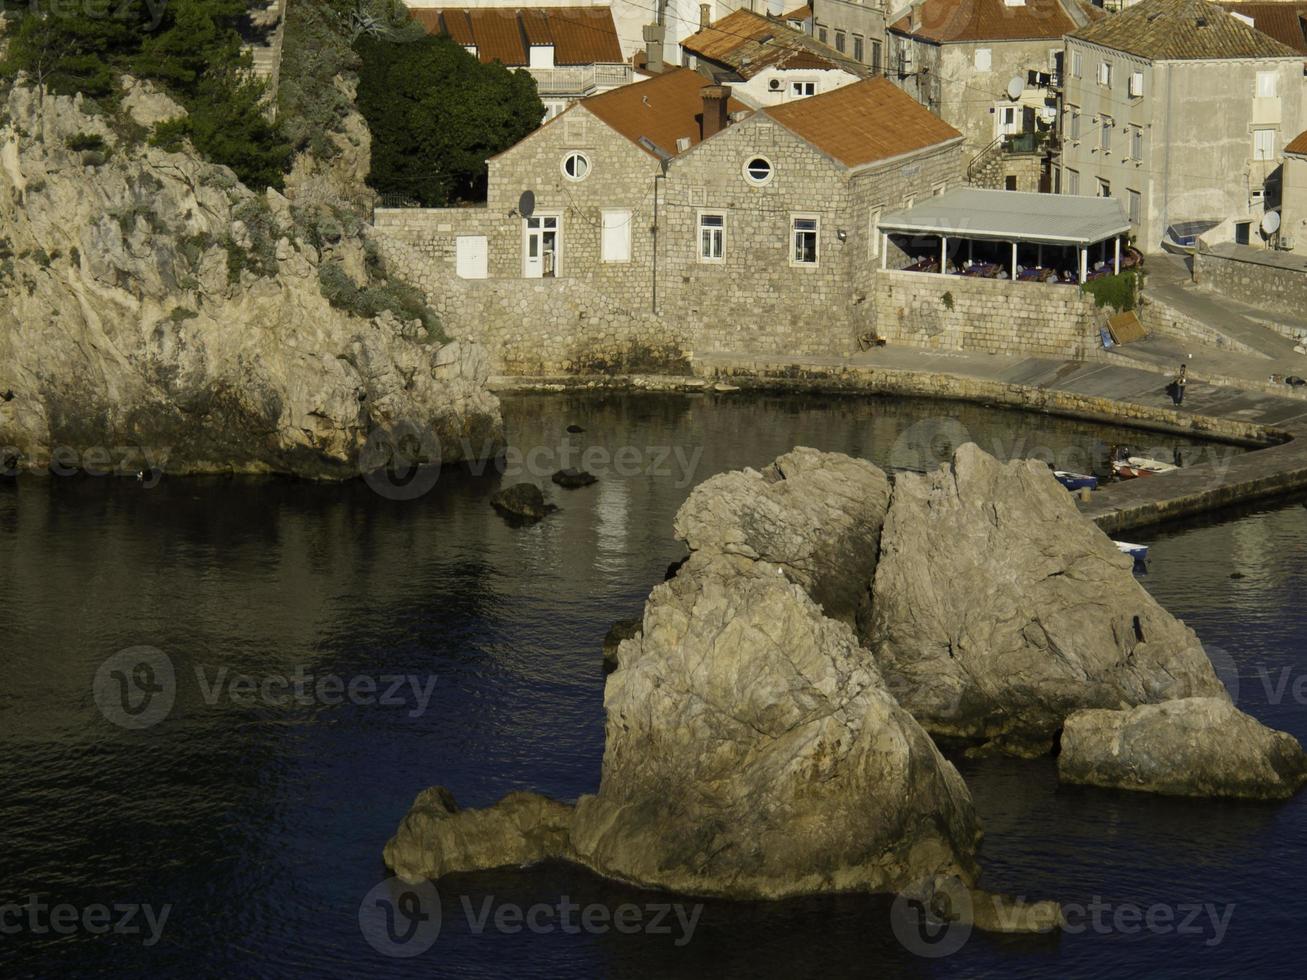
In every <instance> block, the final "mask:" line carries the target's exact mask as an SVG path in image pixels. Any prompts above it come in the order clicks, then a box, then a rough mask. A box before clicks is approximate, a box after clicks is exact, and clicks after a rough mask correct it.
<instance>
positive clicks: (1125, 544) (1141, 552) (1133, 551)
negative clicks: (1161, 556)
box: [1112, 541, 1148, 561]
mask: <svg viewBox="0 0 1307 980" xmlns="http://www.w3.org/2000/svg"><path fill="white" fill-rule="evenodd" d="M1112 543H1113V544H1114V545H1116V547H1117V550H1118V551H1120V552H1121V554H1123V555H1129V556H1130V557H1131V558H1133V559H1134V560H1135V561H1148V545H1146V544H1131V543H1130V542H1129V541H1113V542H1112Z"/></svg>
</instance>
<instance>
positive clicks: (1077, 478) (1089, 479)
mask: <svg viewBox="0 0 1307 980" xmlns="http://www.w3.org/2000/svg"><path fill="white" fill-rule="evenodd" d="M1053 479H1055V480H1057V482H1058V483H1060V484H1062V486H1064V487H1066V488H1067V489H1068V490H1097V489H1098V477H1096V476H1090V475H1089V474H1087V473H1070V472H1068V471H1067V470H1054V471H1053Z"/></svg>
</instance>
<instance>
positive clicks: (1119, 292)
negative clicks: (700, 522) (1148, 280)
mask: <svg viewBox="0 0 1307 980" xmlns="http://www.w3.org/2000/svg"><path fill="white" fill-rule="evenodd" d="M1142 286H1143V273H1141V272H1140V271H1139V270H1137V269H1126V270H1125V271H1123V272H1119V273H1117V274H1116V275H1112V276H1103V277H1102V278H1099V279H1091V280H1089V281H1088V282H1086V283H1084V284H1083V285H1081V287H1080V288H1081V290H1083V291H1084V292H1086V293H1088V294H1089V295H1090V296H1092V297H1094V305H1095V306H1097V307H1100V308H1103V307H1110V308H1111V309H1114V310H1116V311H1117V312H1118V313H1121V312H1124V311H1126V310H1133V309H1134V308H1135V307H1136V306H1137V305H1138V304H1139V291H1140V289H1141V288H1142Z"/></svg>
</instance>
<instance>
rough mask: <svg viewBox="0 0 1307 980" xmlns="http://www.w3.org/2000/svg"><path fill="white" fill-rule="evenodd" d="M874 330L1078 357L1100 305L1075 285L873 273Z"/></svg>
mask: <svg viewBox="0 0 1307 980" xmlns="http://www.w3.org/2000/svg"><path fill="white" fill-rule="evenodd" d="M875 304H876V321H875V322H876V332H877V333H878V334H879V335H880V336H881V337H884V338H885V339H886V340H887V341H888V342H890V343H892V344H905V345H910V346H913V347H925V348H933V349H942V350H970V351H984V352H987V353H991V354H1036V355H1042V356H1047V357H1057V358H1067V359H1074V360H1083V359H1085V358H1087V357H1088V356H1090V354H1091V352H1092V351H1093V349H1094V348H1095V347H1096V346H1097V345H1098V342H1099V334H1098V326H1099V322H1100V321H1101V320H1102V319H1103V316H1102V311H1101V310H1099V309H1097V308H1096V307H1095V306H1094V301H1093V299H1092V298H1091V297H1088V296H1086V295H1085V294H1084V293H1082V292H1081V291H1080V290H1079V289H1078V288H1077V287H1075V286H1066V285H1056V284H1055V285H1050V284H1047V283H1031V282H1015V283H1014V282H1011V281H1008V280H1000V279H973V278H968V277H965V276H941V275H934V274H929V273H920V272H895V271H892V270H890V271H884V272H878V273H876V297H875Z"/></svg>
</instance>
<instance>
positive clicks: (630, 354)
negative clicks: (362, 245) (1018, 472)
mask: <svg viewBox="0 0 1307 980" xmlns="http://www.w3.org/2000/svg"><path fill="white" fill-rule="evenodd" d="M576 152H581V153H584V154H585V156H586V158H587V160H588V162H589V171H588V174H587V175H586V177H585V179H583V180H579V181H578V180H571V179H569V178H568V177H567V176H565V174H564V170H563V161H564V160H565V159H566V158H567V157H568V156H569V155H570V154H573V153H576ZM758 157H762V158H764V159H766V160H767V161H768V163H769V164H770V165H771V168H772V177H771V179H770V180H769V181H767V182H765V183H764V184H761V185H759V184H758V183H756V182H752V181H750V180H748V179H747V178H746V176H745V166H746V164H748V163H749V162H750V161H751V160H754V159H756V158H758ZM962 168H963V158H962V149H961V145H960V141H959V140H952V141H948V142H945V143H941V144H937V145H935V146H932V147H928V148H926V149H924V150H921V151H917V152H915V153H911V154H906V155H904V156H902V157H898V158H894V159H891V160H887V161H883V162H878V163H875V164H872V165H869V166H866V167H863V168H856V169H852V170H851V169H849V168H847V167H844V166H843V165H841V164H840V163H838V162H837V161H835V160H833V159H832V158H830V157H828V156H826V155H825V154H824V153H822V152H821V151H820V150H819V149H817V148H816V147H814V146H813V145H811V144H809V143H808V142H807V141H805V140H803V139H801V138H799V137H797V136H796V135H794V134H793V133H791V132H790V131H789V130H788V129H786V128H785V127H784V126H782V125H780V124H779V123H778V122H776V121H775V120H772V119H771V118H770V117H769V116H767V115H765V114H761V113H760V114H755V115H752V116H749V117H747V118H745V119H744V120H742V121H739V122H737V123H735V124H734V125H731V126H729V127H728V128H727V129H726V130H724V131H723V132H721V133H718V134H717V135H716V136H713V137H712V138H710V139H708V140H705V141H703V142H701V143H699V144H697V145H695V146H694V147H692V148H691V149H689V150H688V151H685V152H682V153H680V154H678V155H677V156H675V157H673V158H672V159H671V160H669V161H667V162H666V164H665V165H664V164H663V163H662V162H661V161H660V160H659V159H658V158H657V157H656V156H654V155H653V154H651V153H647V152H645V150H643V149H641V148H640V147H639V146H637V145H636V144H634V143H632V142H631V141H630V140H628V139H626V138H625V137H624V136H622V135H620V134H619V133H617V132H615V131H613V130H612V129H610V128H609V127H608V126H606V125H605V124H603V123H602V122H601V121H599V120H598V119H597V117H595V116H593V115H591V114H590V113H588V112H587V111H586V109H585V107H584V105H583V104H582V105H578V106H576V107H574V108H573V109H572V110H570V111H569V112H567V113H565V114H564V115H562V116H560V117H558V118H557V119H555V120H553V121H551V122H550V123H549V124H547V125H545V126H543V127H542V128H541V129H539V130H537V131H536V132H535V133H534V134H532V135H531V136H529V137H527V139H525V140H523V141H522V142H521V143H519V144H518V145H517V146H515V147H513V148H512V149H510V150H508V151H507V152H505V153H503V154H501V155H500V156H498V157H496V158H494V159H493V160H492V161H491V165H490V180H489V193H488V197H487V202H486V204H485V206H484V207H475V208H447V209H438V210H419V209H413V210H378V211H377V212H376V216H375V220H374V229H373V230H374V235H373V237H374V240H375V241H376V242H377V243H378V245H379V246H380V248H381V251H382V254H383V256H384V257H385V259H386V261H387V264H388V265H389V266H390V267H391V269H392V271H394V272H395V273H397V274H398V275H400V276H401V277H403V278H405V279H407V280H408V281H410V282H412V283H414V284H415V285H417V286H419V287H420V288H422V290H423V291H424V292H425V293H426V295H427V297H428V299H429V301H430V302H431V304H432V306H433V307H434V308H435V309H436V310H437V311H438V312H439V313H440V314H441V315H442V317H443V318H444V321H445V326H446V330H447V331H448V332H449V333H450V334H451V335H453V336H457V337H462V338H467V339H472V340H477V341H480V342H482V343H483V344H484V345H485V346H486V347H487V349H488V350H489V352H490V354H491V357H492V360H493V362H494V363H495V365H496V369H497V370H498V371H499V372H500V373H504V374H515V375H549V374H568V373H592V372H597V371H598V372H603V371H608V372H630V371H645V372H653V371H680V370H684V369H685V366H686V365H687V363H688V362H689V361H690V360H692V359H693V357H694V356H695V354H696V353H700V352H705V353H706V352H717V353H720V352H733V351H739V352H743V351H752V352H756V353H765V354H791V355H796V356H804V355H845V354H849V353H852V352H854V351H856V350H858V338H859V337H860V336H865V335H866V334H867V333H869V332H871V331H875V332H877V333H879V334H880V335H881V336H884V337H887V338H891V339H892V340H893V341H895V342H903V343H913V344H924V345H926V346H934V347H941V346H943V347H950V346H953V347H959V348H962V349H972V350H1000V349H1001V350H1013V351H1029V352H1033V353H1047V354H1056V355H1058V356H1068V355H1069V354H1070V352H1072V351H1074V350H1080V349H1082V348H1083V345H1084V343H1086V342H1087V341H1086V340H1085V337H1090V336H1096V331H1091V330H1090V328H1089V326H1087V325H1086V324H1087V320H1085V319H1083V317H1082V313H1083V310H1082V309H1081V305H1082V304H1078V303H1076V302H1072V299H1073V298H1074V299H1076V300H1078V299H1079V297H1080V294H1079V293H1078V292H1077V291H1076V290H1072V289H1069V288H1067V287H1041V286H1038V285H1034V284H1025V283H1020V284H1012V283H996V282H975V281H962V280H960V278H959V277H949V278H948V279H947V280H944V279H941V280H940V283H936V282H935V281H934V279H935V277H930V276H922V275H913V274H910V273H901V274H895V273H884V272H881V271H880V256H879V248H880V237H881V236H880V235H879V233H878V232H877V231H876V222H877V221H878V219H879V216H880V214H881V213H884V212H887V211H891V210H895V209H898V208H901V207H904V206H906V205H908V204H909V203H910V202H911V201H914V200H916V201H919V200H923V199H925V198H927V197H929V196H930V195H932V194H938V193H942V192H943V191H944V190H947V189H950V188H954V187H958V186H960V185H961V182H962ZM525 191H530V192H531V194H532V196H533V197H534V214H535V215H537V216H540V215H552V216H556V217H557V218H558V220H559V224H560V239H561V244H560V246H559V249H558V267H557V274H556V276H553V277H549V276H546V277H543V278H526V277H525V275H524V272H525V267H524V257H523V255H524V240H525V231H524V219H523V217H522V216H521V214H520V213H519V211H518V206H519V201H520V200H521V198H522V195H523V192H525ZM604 211H610V212H611V211H618V212H629V258H628V260H627V261H623V262H611V261H605V260H604V257H603V251H602V244H601V243H602V237H603V225H602V222H603V220H604V219H603V212H604ZM704 214H712V215H718V216H721V217H722V218H723V219H724V220H723V232H724V243H723V244H724V247H723V249H722V255H721V257H720V259H705V258H704V257H703V255H702V254H701V250H700V227H699V221H700V217H701V216H702V215H704ZM796 217H801V218H805V219H811V218H815V219H816V220H817V236H818V242H817V261H816V262H815V263H797V262H795V261H793V259H794V254H793V249H794V242H793V225H792V222H793V221H794V219H795V218H796ZM462 236H478V237H484V239H485V241H486V248H487V251H488V255H487V257H486V278H483V279H464V278H459V277H458V275H457V274H456V258H455V256H456V248H457V246H456V240H457V239H458V238H459V237H462ZM896 251H897V250H896ZM902 261H903V259H902V257H901V256H900V255H897V254H896V255H893V256H891V258H890V262H889V264H890V267H891V269H892V268H893V267H894V266H896V265H901V264H902ZM896 275H897V276H898V277H899V278H896ZM902 276H907V278H906V279H902V278H901V277H902ZM886 277H888V278H886ZM950 289H951V291H952V294H953V296H954V297H955V298H956V299H955V302H956V303H957V305H956V306H955V310H954V311H953V312H951V313H949V314H948V315H945V314H944V310H943V307H942V305H941V300H940V298H939V297H940V296H941V295H942V294H943V293H944V292H946V291H949V290H950ZM1050 290H1051V292H1050ZM914 292H920V294H921V295H920V297H919V298H917V299H913V298H912V294H913V293H914ZM1090 306H1091V308H1092V304H1090ZM906 311H910V312H906ZM1014 311H1019V315H1018V313H1014ZM918 318H919V319H920V321H921V322H920V325H918V324H916V323H915V321H916V320H917V319H918Z"/></svg>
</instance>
